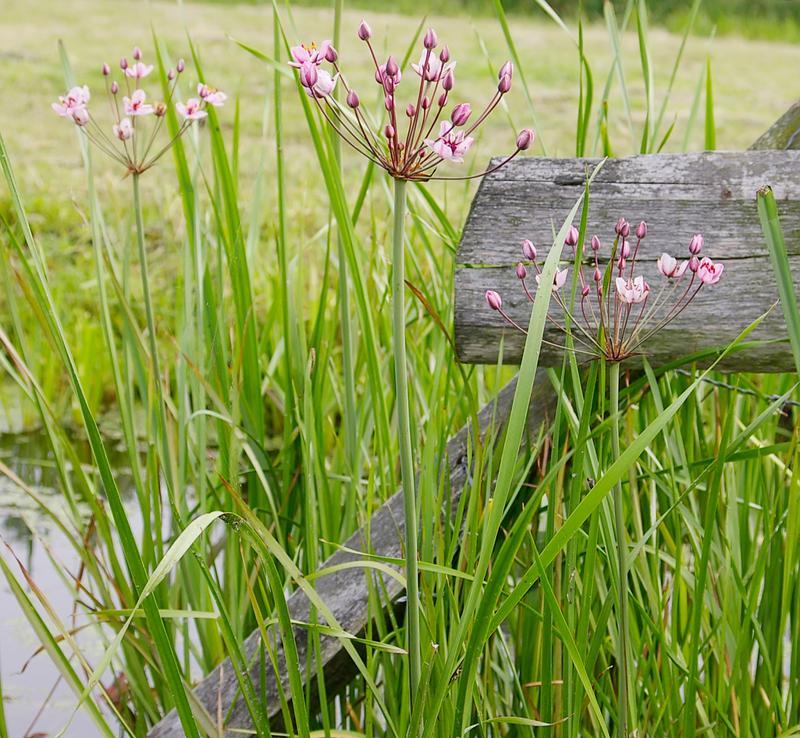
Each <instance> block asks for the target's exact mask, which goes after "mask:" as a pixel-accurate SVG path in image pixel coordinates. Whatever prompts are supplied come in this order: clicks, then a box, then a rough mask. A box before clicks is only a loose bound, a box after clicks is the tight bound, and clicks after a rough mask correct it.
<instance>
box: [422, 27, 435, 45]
mask: <svg viewBox="0 0 800 738" xmlns="http://www.w3.org/2000/svg"><path fill="white" fill-rule="evenodd" d="M438 43H439V39H438V37H437V36H436V31H434V30H433V29H432V28H429V29H428V30H427V31H426V32H425V37H424V38H423V39H422V45H423V46H424V47H425V48H426V49H428V50H430V49H435V48H436V46H437V44H438Z"/></svg>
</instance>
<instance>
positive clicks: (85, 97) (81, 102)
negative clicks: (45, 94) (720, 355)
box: [52, 85, 91, 118]
mask: <svg viewBox="0 0 800 738" xmlns="http://www.w3.org/2000/svg"><path fill="white" fill-rule="evenodd" d="M90 97H91V95H90V94H89V88H88V87H87V86H86V85H84V86H83V87H73V88H72V89H71V90H70V91H69V92H67V94H66V95H62V96H59V98H58V102H57V103H53V105H52V108H53V110H55V111H56V113H58V115H60V116H61V117H62V118H72V117H73V116H72V112H73V111H74V110H76V109H77V108H85V107H86V106H87V105H88V103H89V98H90Z"/></svg>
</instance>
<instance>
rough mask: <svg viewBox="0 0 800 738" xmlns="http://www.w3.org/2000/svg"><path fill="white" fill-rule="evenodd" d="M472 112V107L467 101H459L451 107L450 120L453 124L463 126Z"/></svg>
mask: <svg viewBox="0 0 800 738" xmlns="http://www.w3.org/2000/svg"><path fill="white" fill-rule="evenodd" d="M471 113H472V108H471V107H470V104H469V103H460V104H458V105H456V106H455V107H454V108H453V113H452V115H451V116H450V120H452V121H453V125H454V126H463V125H464V124H465V123H466V122H467V121H468V120H469V116H470V115H471Z"/></svg>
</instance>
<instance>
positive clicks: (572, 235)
mask: <svg viewBox="0 0 800 738" xmlns="http://www.w3.org/2000/svg"><path fill="white" fill-rule="evenodd" d="M579 236H580V233H578V229H577V228H576V227H575V226H574V225H571V226H570V227H569V229H568V230H567V235H566V237H565V238H564V243H565V244H566V245H567V246H575V244H577V243H578V237H579Z"/></svg>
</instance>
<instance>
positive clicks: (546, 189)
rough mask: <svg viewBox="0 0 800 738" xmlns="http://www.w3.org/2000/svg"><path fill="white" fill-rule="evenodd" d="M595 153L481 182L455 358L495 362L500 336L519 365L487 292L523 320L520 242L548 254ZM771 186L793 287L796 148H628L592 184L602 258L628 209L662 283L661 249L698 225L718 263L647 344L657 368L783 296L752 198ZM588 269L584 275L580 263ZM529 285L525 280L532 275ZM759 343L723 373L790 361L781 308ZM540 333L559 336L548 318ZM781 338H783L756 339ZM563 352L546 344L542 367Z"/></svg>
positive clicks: (647, 263) (720, 338)
mask: <svg viewBox="0 0 800 738" xmlns="http://www.w3.org/2000/svg"><path fill="white" fill-rule="evenodd" d="M598 161H599V160H596V159H595V160H591V159H536V158H527V159H519V160H515V161H513V162H511V163H510V164H509V165H508V166H506V167H504V168H503V169H501V170H500V171H498V172H497V173H495V174H493V175H491V176H489V177H487V178H486V179H484V180H483V182H482V183H481V186H480V188H479V190H478V193H477V195H476V197H475V200H474V201H473V204H472V209H471V210H470V214H469V217H468V219H467V223H466V225H465V227H464V233H463V236H462V240H461V244H460V246H459V250H458V255H457V262H458V266H457V269H456V277H455V301H456V302H455V334H456V347H457V352H458V357H459V359H460V360H461V361H465V362H473V363H494V362H495V361H496V360H497V357H498V351H499V348H500V345H501V339H502V342H503V359H504V361H506V362H507V363H518V361H519V359H520V356H521V352H522V347H523V344H524V340H523V339H524V336H523V335H522V334H521V333H519V332H518V331H516V330H513V329H510V328H509V327H508V326H507V325H506V324H505V323H504V321H503V319H502V318H501V317H500V316H499V315H498V314H497V313H496V312H493V311H491V310H490V309H489V308H488V306H487V305H486V302H485V298H484V294H485V291H486V290H487V289H493V290H496V291H497V292H499V293H500V294H501V295H502V297H503V306H504V308H507V312H508V313H509V314H510V315H511V317H512V318H514V319H515V320H516V321H517V322H521V323H523V324H527V321H528V317H529V316H530V303H529V302H528V301H527V299H526V298H525V295H524V293H523V292H522V289H521V286H520V285H519V282H518V280H517V279H516V276H515V273H514V265H515V264H516V263H517V262H518V261H519V260H520V258H521V253H520V242H521V241H522V239H524V238H530V239H531V240H532V241H534V243H536V245H537V248H538V249H539V253H540V258H541V259H544V258H545V257H546V254H547V251H548V249H549V246H550V244H552V241H553V235H554V231H555V230H557V229H558V228H559V227H560V225H561V222H562V221H563V219H564V218H565V217H566V215H567V214H568V212H569V210H570V209H571V208H572V206H573V205H574V203H575V201H576V200H577V199H578V197H579V196H580V194H581V192H582V190H583V181H584V178H585V173H586V172H587V170H588V171H591V169H592V168H593V167H594V166H595V165H596V164H597V162H598ZM764 184H770V185H771V186H772V187H773V190H774V192H775V196H776V198H777V199H778V201H779V207H780V212H781V222H782V224H783V227H784V233H785V235H786V243H787V248H788V250H789V253H790V254H791V260H790V261H791V264H792V270H793V275H794V277H795V284H796V287H797V288H798V289H799V290H800V152H795V151H748V152H741V153H722V152H710V153H700V154H660V155H643V156H632V157H627V158H623V159H614V160H609V161H607V162H606V163H605V165H604V166H603V168H602V169H601V171H600V172H599V174H598V175H597V177H596V178H595V180H594V182H593V183H592V187H591V189H590V195H589V200H590V210H589V219H588V235H591V234H594V233H597V234H598V235H599V236H600V238H601V241H602V242H603V244H604V246H605V250H604V252H601V253H605V254H606V255H607V254H608V253H609V251H610V245H611V242H612V241H613V236H614V233H613V225H614V223H615V221H616V220H617V218H618V217H620V216H624V217H626V218H627V219H628V220H629V221H631V222H632V223H636V222H638V221H639V220H640V219H645V220H647V222H648V224H649V232H648V236H647V238H646V239H645V240H644V241H643V243H642V248H641V251H640V256H639V259H638V260H637V263H638V264H640V265H641V272H640V273H642V274H644V276H645V277H646V278H647V279H648V281H649V282H650V283H651V285H653V286H654V288H656V289H657V286H658V285H660V284H661V281H660V280H661V279H662V278H660V277H659V275H658V273H657V270H656V266H655V262H656V259H657V257H658V256H659V255H660V254H661V253H662V252H664V251H666V252H668V253H671V254H673V255H675V256H683V255H684V254H686V252H687V247H688V242H689V238H690V237H691V235H692V234H693V233H696V232H702V233H704V234H705V238H706V246H705V248H704V250H703V253H704V254H707V255H708V256H711V257H712V258H713V259H715V260H717V259H718V260H721V261H723V262H724V263H725V265H726V266H725V273H724V275H723V279H722V281H721V282H720V283H719V284H718V285H715V286H712V287H704V288H703V290H701V292H700V294H699V296H698V298H697V299H696V300H695V301H694V303H693V304H692V306H691V307H690V308H689V309H687V310H686V311H685V312H684V313H682V314H681V315H680V317H679V318H678V319H677V320H676V321H675V322H674V323H672V324H671V325H670V326H669V327H668V328H667V329H666V330H664V331H663V332H662V333H660V334H659V335H658V336H657V337H656V339H655V340H654V341H651V342H650V344H648V346H647V347H646V351H647V354H648V357H650V358H652V360H653V362H654V363H656V364H660V363H665V362H668V361H673V360H675V359H678V358H680V357H682V356H685V355H686V354H688V353H691V352H694V351H701V350H706V349H712V348H723V347H724V346H726V345H727V344H728V343H730V342H731V341H732V340H733V339H734V338H735V337H736V336H737V335H738V334H739V333H740V332H741V331H742V329H743V328H745V327H746V326H747V325H748V324H749V323H750V322H751V321H753V320H754V319H756V318H757V317H758V316H760V315H762V314H763V313H764V312H766V311H767V310H768V309H769V307H770V306H771V305H772V304H773V303H774V302H775V301H776V300H777V299H778V293H777V288H776V285H775V280H774V277H773V274H772V267H771V264H770V261H769V256H768V253H767V249H766V245H765V243H764V238H763V234H762V231H761V225H760V222H759V219H758V214H757V211H756V202H755V194H756V191H757V189H758V188H759V187H761V186H762V185H764ZM585 274H586V275H587V276H588V275H589V274H590V272H589V271H588V270H587V271H586V272H585ZM531 281H532V280H531ZM751 338H752V339H753V340H757V341H759V342H762V343H761V345H759V346H756V347H753V348H750V349H748V350H746V351H743V352H737V353H735V354H732V355H731V356H730V357H728V358H727V359H726V360H725V363H724V367H723V368H725V369H727V370H737V369H741V370H750V371H785V370H789V369H791V368H792V367H793V361H792V356H791V351H790V349H789V346H788V343H786V342H785V340H786V328H785V325H784V322H783V317H782V314H781V311H780V308H776V309H775V310H773V311H772V313H771V314H770V315H769V317H768V318H767V319H766V320H765V321H764V323H763V324H762V325H761V326H759V328H758V330H757V331H756V332H754V333H753V334H752V335H751ZM545 339H546V340H548V341H552V342H556V343H563V334H562V333H561V332H560V331H559V330H558V328H557V327H556V326H554V325H552V324H550V325H548V328H547V331H546V335H545ZM768 341H781V343H763V342H768ZM560 360H561V352H560V351H558V350H555V349H550V350H545V351H544V352H543V354H542V362H543V365H555V364H558V363H559V362H560Z"/></svg>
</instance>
